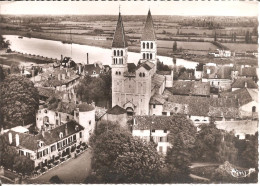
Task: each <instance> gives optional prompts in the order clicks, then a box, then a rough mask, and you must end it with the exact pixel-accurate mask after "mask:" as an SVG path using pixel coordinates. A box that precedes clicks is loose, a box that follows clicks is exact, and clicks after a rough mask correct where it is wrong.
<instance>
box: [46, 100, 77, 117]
mask: <svg viewBox="0 0 260 186" xmlns="http://www.w3.org/2000/svg"><path fill="white" fill-rule="evenodd" d="M76 107H77V106H76V104H75V103H74V102H58V104H55V103H54V104H49V106H48V109H49V110H53V111H57V112H63V113H67V114H72V113H73V112H74V110H75V109H76Z"/></svg>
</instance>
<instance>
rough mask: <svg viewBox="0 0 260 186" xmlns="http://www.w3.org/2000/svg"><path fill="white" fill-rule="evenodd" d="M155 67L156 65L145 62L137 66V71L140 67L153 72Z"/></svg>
mask: <svg viewBox="0 0 260 186" xmlns="http://www.w3.org/2000/svg"><path fill="white" fill-rule="evenodd" d="M154 66H155V65H154V63H152V62H149V61H145V62H142V63H140V64H139V65H138V66H137V68H136V70H137V69H139V68H140V67H144V68H145V69H146V70H151V69H152V68H154Z"/></svg>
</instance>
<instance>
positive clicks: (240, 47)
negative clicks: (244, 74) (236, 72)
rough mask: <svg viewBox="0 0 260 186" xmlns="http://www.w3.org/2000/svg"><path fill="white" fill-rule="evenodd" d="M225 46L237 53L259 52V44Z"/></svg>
mask: <svg viewBox="0 0 260 186" xmlns="http://www.w3.org/2000/svg"><path fill="white" fill-rule="evenodd" d="M223 45H225V46H227V47H228V48H229V49H230V50H232V51H235V52H245V51H250V50H251V51H252V50H258V44H245V43H223Z"/></svg>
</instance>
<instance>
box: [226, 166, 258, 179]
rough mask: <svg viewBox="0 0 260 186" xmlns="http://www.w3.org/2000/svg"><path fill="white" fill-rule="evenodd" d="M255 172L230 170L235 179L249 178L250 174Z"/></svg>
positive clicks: (253, 170) (251, 170) (252, 170)
mask: <svg viewBox="0 0 260 186" xmlns="http://www.w3.org/2000/svg"><path fill="white" fill-rule="evenodd" d="M253 172H255V168H250V169H248V170H245V171H243V170H237V169H235V168H233V169H231V175H232V176H233V177H235V178H243V177H247V176H249V175H250V174H251V173H253Z"/></svg>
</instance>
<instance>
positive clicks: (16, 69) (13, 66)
mask: <svg viewBox="0 0 260 186" xmlns="http://www.w3.org/2000/svg"><path fill="white" fill-rule="evenodd" d="M10 70H11V74H20V69H19V67H18V65H17V64H11V67H10Z"/></svg>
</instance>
